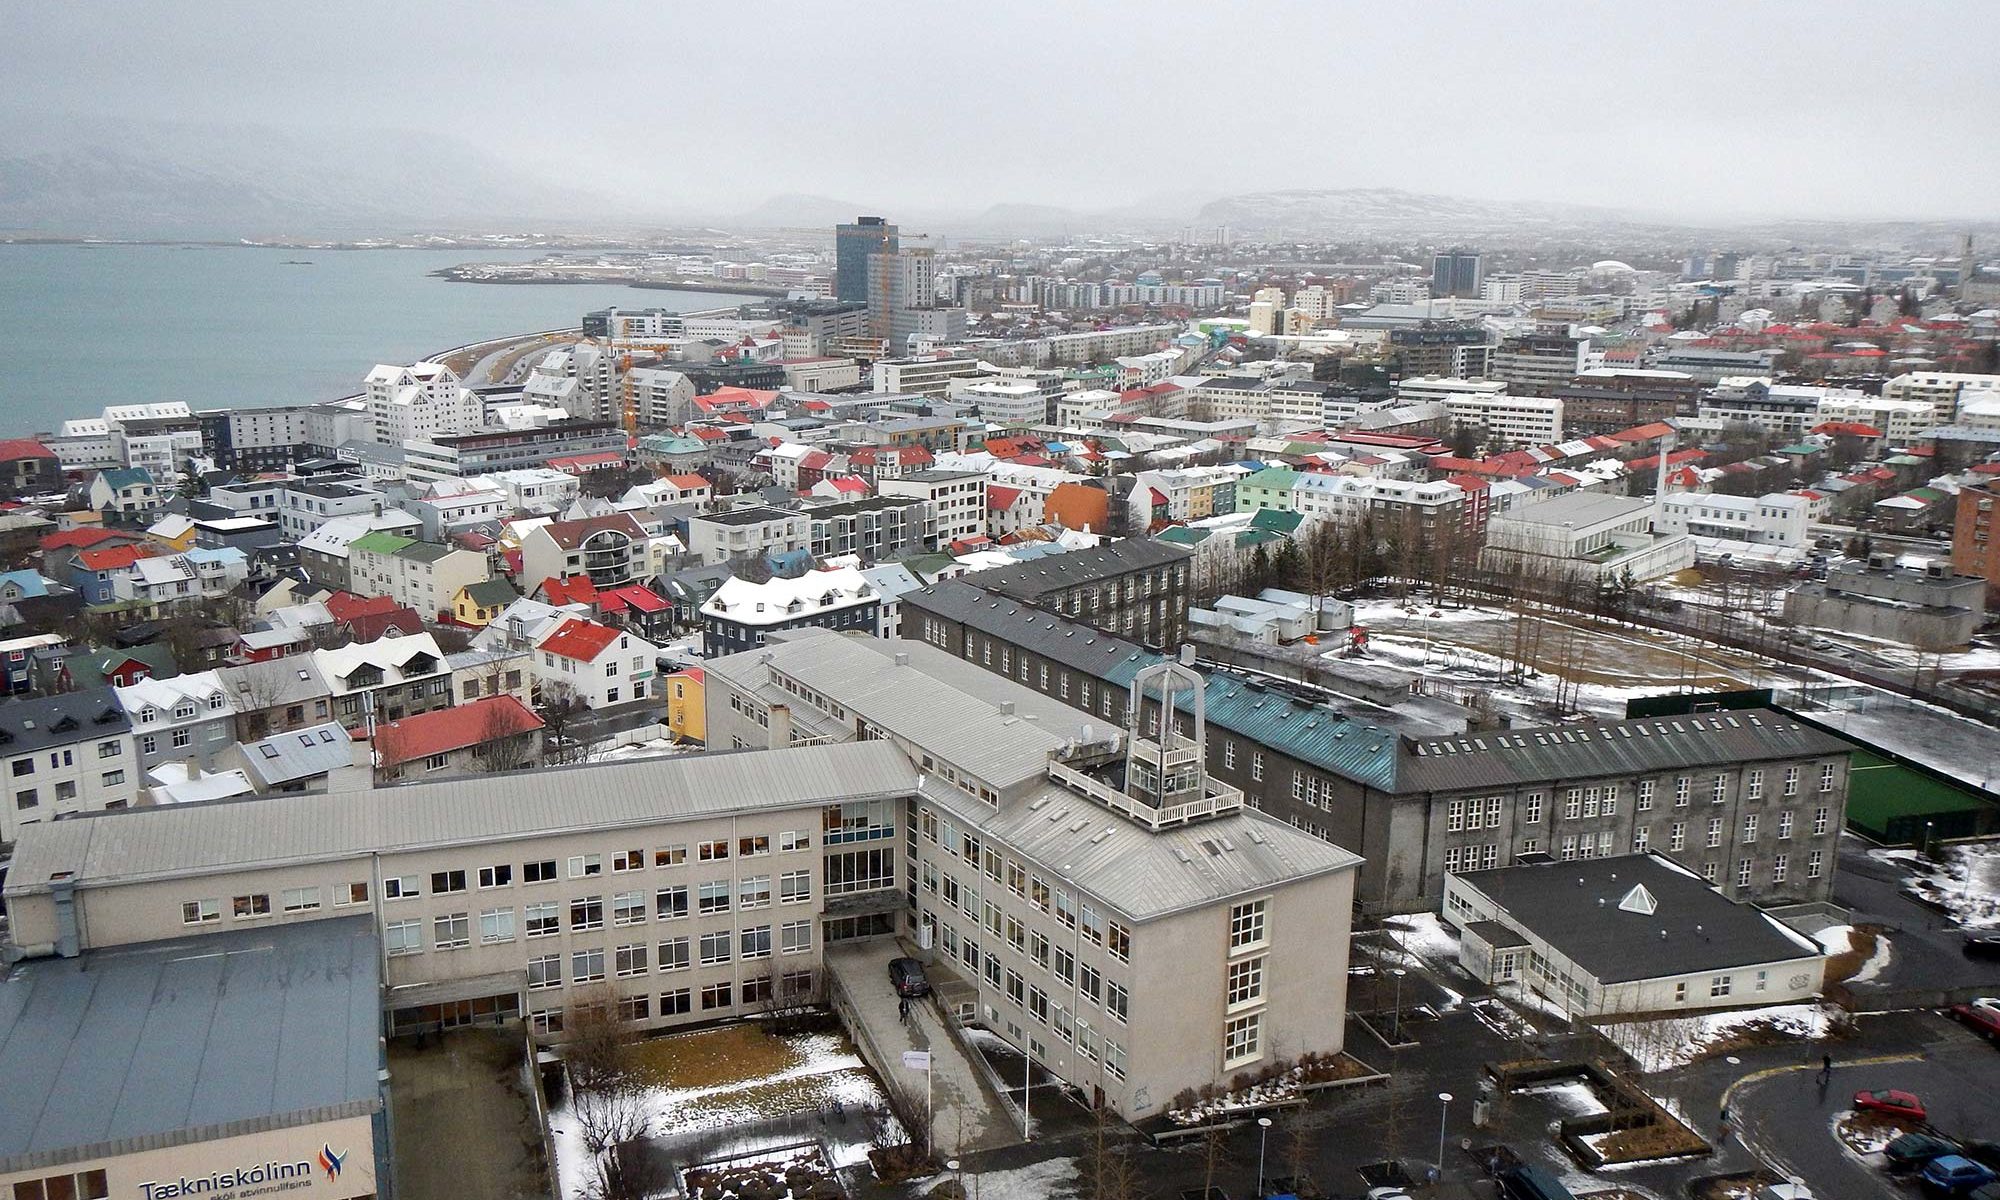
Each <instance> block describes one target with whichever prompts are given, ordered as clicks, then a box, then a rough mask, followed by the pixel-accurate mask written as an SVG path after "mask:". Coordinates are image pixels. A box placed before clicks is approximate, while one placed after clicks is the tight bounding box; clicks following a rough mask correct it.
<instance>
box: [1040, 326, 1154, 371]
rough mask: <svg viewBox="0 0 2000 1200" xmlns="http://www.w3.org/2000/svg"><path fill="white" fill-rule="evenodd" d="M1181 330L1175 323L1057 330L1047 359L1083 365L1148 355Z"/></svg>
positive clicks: (1051, 340)
mask: <svg viewBox="0 0 2000 1200" xmlns="http://www.w3.org/2000/svg"><path fill="white" fill-rule="evenodd" d="M1180 333H1181V327H1180V326H1178V325H1126V326H1121V327H1119V328H1116V329H1094V330H1089V331H1087V332H1084V333H1058V334H1056V335H1055V336H1053V337H1051V338H1049V339H1048V346H1049V361H1050V362H1052V363H1061V364H1063V365H1065V366H1082V365H1083V364H1086V363H1094V362H1110V361H1112V360H1113V359H1118V358H1126V357H1129V356H1132V355H1138V354H1151V353H1152V352H1153V351H1155V350H1158V349H1161V348H1162V347H1163V346H1165V345H1166V344H1167V343H1169V342H1172V341H1173V340H1174V339H1175V338H1177V337H1179V336H1180Z"/></svg>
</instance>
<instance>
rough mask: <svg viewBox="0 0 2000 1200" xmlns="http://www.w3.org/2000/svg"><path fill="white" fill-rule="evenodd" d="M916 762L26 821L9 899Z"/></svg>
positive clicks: (812, 786) (811, 786)
mask: <svg viewBox="0 0 2000 1200" xmlns="http://www.w3.org/2000/svg"><path fill="white" fill-rule="evenodd" d="M915 787H916V772H915V770H914V769H913V768H912V767H911V766H910V762H909V760H908V759H907V758H905V757H903V754H902V752H901V751H899V750H897V749H896V748H895V747H894V746H891V745H889V744H887V743H885V742H856V743H850V744H845V745H831V746H807V747H797V748H793V749H787V750H763V751H752V752H747V753H741V754H732V753H714V752H711V753H708V754H694V755H684V756H681V757H678V758H672V759H640V760H638V761H634V762H623V763H594V764H589V765H585V766H576V767H568V768H563V769H561V770H560V772H551V771H549V770H547V769H543V770H539V771H519V772H512V773H509V774H504V775H481V776H475V777H470V778H465V779H447V780H440V781H438V782H436V783H419V784H411V785H408V786H405V787H398V788H383V789H378V790H371V791H360V792H336V793H333V794H330V795H319V796H272V797H269V798H265V799H257V800H233V801H223V802H219V803H215V804H194V805H179V806H176V807H174V808H172V809H160V808H134V809H127V810H125V811H122V812H109V813H97V814H92V815H90V816H85V817H77V818H74V819H72V820H67V821H51V822H44V823H41V824H37V825H29V826H27V827H25V828H24V829H23V830H22V831H21V837H20V841H19V843H18V844H17V845H16V847H15V851H14V867H13V871H12V873H11V874H9V876H8V878H7V888H6V894H7V895H10V896H12V895H20V894H23V893H27V892H36V891H44V890H46V889H47V886H48V881H49V880H50V879H51V878H54V877H56V876H57V875H59V874H61V873H62V872H65V871H68V872H71V873H73V874H74V876H75V877H76V880H77V882H78V885H79V886H81V887H88V886H90V885H91V884H92V883H101V882H130V881H135V880H143V879H158V878H173V877H176V876H193V875H205V874H211V873H214V872H219V871H228V870H237V869H241V868H245V867H254V866H279V865H283V864H287V863H299V862H322V861H333V860H340V859H347V858H352V857H355V856H357V855H364V854H367V853H369V852H370V851H381V852H383V853H396V852H401V851H409V850H422V849H427V848H430V847H437V846H456V845H477V844H482V843H493V842H508V841H516V840H520V839H524V838H533V837H539V836H543V835H546V834H551V833H569V832H585V831H589V830H595V829H625V828H631V827H635V826H644V825H649V824H653V823H657V822H662V821H669V820H676V819H685V818H692V817H709V816H727V815H729V814H732V813H738V812H758V811H765V810H770V809H782V808H790V807H795V806H803V805H817V804H825V803H833V802H837V801H840V800H849V799H855V798H859V797H874V796H896V795H906V794H908V793H910V792H911V791H913V790H914V789H915Z"/></svg>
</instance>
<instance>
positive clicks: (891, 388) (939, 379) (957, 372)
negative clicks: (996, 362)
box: [868, 354, 981, 399]
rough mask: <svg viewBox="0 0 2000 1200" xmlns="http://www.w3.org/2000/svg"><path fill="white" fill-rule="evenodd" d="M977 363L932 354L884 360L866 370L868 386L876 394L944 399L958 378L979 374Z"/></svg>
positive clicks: (965, 359) (970, 360) (967, 359)
mask: <svg viewBox="0 0 2000 1200" xmlns="http://www.w3.org/2000/svg"><path fill="white" fill-rule="evenodd" d="M980 373H981V372H980V369H979V360H978V359H975V358H954V357H948V356H946V355H941V354H940V355H934V356H929V357H923V358H885V359H881V360H879V361H878V362H876V363H875V365H874V366H873V367H871V368H869V377H868V382H869V386H870V387H872V388H873V389H874V390H876V391H878V392H894V393H898V394H900V395H908V396H931V397H935V398H938V399H942V398H944V397H945V396H946V395H948V394H949V393H950V391H951V381H952V380H953V379H955V378H957V377H958V376H961V375H978V374H980Z"/></svg>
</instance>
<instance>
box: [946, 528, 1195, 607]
mask: <svg viewBox="0 0 2000 1200" xmlns="http://www.w3.org/2000/svg"><path fill="white" fill-rule="evenodd" d="M1192 557H1193V552H1192V551H1189V550H1185V549H1182V548H1181V547H1179V546H1170V545H1168V544H1167V543H1165V542H1156V541H1154V540H1153V539H1151V538H1125V539H1124V540H1122V541H1116V542H1111V543H1109V544H1108V545H1103V546H1094V547H1092V548H1090V549H1088V550H1072V551H1070V552H1069V553H1067V554H1051V555H1048V556H1047V557H1044V558H1037V559H1034V560H1033V561H1030V562H1025V563H1021V564H1020V565H1018V566H1012V567H995V568H993V569H992V570H988V571H976V572H974V573H973V574H971V575H967V576H964V577H963V578H964V579H965V580H966V581H967V582H969V583H971V584H972V585H973V586H975V587H981V588H984V589H986V590H987V591H989V592H998V593H1000V594H1001V595H1003V596H1012V597H1014V598H1015V599H1017V600H1027V601H1030V602H1032V601H1034V600H1036V599H1038V598H1040V597H1042V596H1045V595H1047V594H1048V593H1050V592H1054V591H1060V590H1062V589H1064V588H1068V587H1074V586H1076V585H1077V584H1083V583H1094V582H1096V581H1098V580H1100V579H1116V578H1118V577H1119V576H1121V575H1124V574H1126V573H1128V572H1131V571H1141V570H1146V569H1148V568H1151V567H1158V566H1164V565H1166V564H1167V563H1172V562H1183V561H1185V560H1187V559H1189V558H1192Z"/></svg>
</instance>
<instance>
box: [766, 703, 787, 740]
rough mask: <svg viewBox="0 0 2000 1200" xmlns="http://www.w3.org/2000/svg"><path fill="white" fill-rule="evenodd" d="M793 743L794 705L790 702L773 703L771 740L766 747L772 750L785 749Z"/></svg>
mask: <svg viewBox="0 0 2000 1200" xmlns="http://www.w3.org/2000/svg"><path fill="white" fill-rule="evenodd" d="M791 744H792V706H791V705H789V704H773V705H772V706H771V726H770V740H769V741H768V742H767V743H766V747H767V748H768V749H771V750H783V749H784V748H785V747H787V746H789V745H791Z"/></svg>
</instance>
